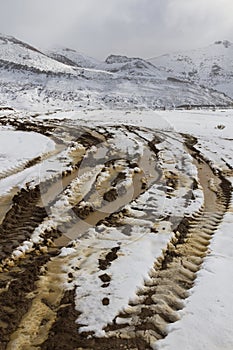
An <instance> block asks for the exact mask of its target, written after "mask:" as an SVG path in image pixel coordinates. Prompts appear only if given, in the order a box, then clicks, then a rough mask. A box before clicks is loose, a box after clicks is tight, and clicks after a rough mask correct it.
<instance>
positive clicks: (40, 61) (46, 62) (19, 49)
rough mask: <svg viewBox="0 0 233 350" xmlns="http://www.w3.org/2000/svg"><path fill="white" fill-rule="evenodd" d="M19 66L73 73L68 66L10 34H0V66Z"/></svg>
mask: <svg viewBox="0 0 233 350" xmlns="http://www.w3.org/2000/svg"><path fill="white" fill-rule="evenodd" d="M17 65H18V67H20V66H22V67H21V69H29V70H30V68H31V69H38V70H39V71H41V72H42V71H46V72H53V73H73V69H72V68H71V67H70V66H67V65H64V64H62V63H59V62H57V61H55V60H53V59H51V58H50V57H47V56H45V55H44V54H43V53H42V52H40V51H39V50H37V49H36V48H34V47H32V46H30V45H28V44H26V43H24V42H22V41H20V40H18V39H15V38H14V37H11V36H5V35H1V34H0V67H1V69H2V68H3V67H10V68H11V67H12V68H13V67H17Z"/></svg>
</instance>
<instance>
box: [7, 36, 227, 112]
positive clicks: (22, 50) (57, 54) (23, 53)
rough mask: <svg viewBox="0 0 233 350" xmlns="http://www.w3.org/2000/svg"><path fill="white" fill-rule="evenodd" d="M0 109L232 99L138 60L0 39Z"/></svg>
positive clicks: (117, 106)
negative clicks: (46, 48) (99, 57)
mask: <svg viewBox="0 0 233 350" xmlns="http://www.w3.org/2000/svg"><path fill="white" fill-rule="evenodd" d="M0 72H1V74H0V105H2V106H11V107H15V108H19V109H29V110H51V109H60V108H62V109H78V108H115V109H126V108H130V109H142V108H143V109H144V108H146V109H148V108H149V109H156V108H158V107H162V108H163V107H166V108H170V107H177V106H180V105H230V104H232V99H230V98H229V97H227V96H226V95H224V94H222V93H219V92H217V91H214V90H212V89H208V88H204V87H201V86H199V85H198V84H197V83H194V84H193V83H191V82H187V81H186V82H185V81H182V80H180V79H177V78H174V77H173V78H172V77H170V76H169V74H168V73H167V72H166V71H165V70H161V69H160V68H158V67H156V66H155V65H154V64H153V63H151V62H147V61H145V60H143V59H141V58H129V57H126V56H119V55H110V56H109V57H108V58H107V59H106V60H105V62H99V61H98V60H95V59H94V58H90V57H88V56H85V55H82V54H80V53H78V52H76V51H75V50H72V49H57V50H53V51H50V52H47V51H44V50H43V52H42V50H37V49H36V48H34V47H32V46H30V45H28V44H26V43H24V42H22V41H20V40H18V39H15V38H13V37H9V36H3V35H2V36H0Z"/></svg>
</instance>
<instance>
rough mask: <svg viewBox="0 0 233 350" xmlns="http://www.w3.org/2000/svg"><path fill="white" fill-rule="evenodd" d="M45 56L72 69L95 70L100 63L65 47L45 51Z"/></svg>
mask: <svg viewBox="0 0 233 350" xmlns="http://www.w3.org/2000/svg"><path fill="white" fill-rule="evenodd" d="M46 54H47V55H48V56H49V57H51V58H53V59H55V60H57V61H59V62H61V63H65V64H68V65H70V66H73V67H82V68H96V67H98V65H100V61H98V60H97V59H95V58H92V57H89V56H87V55H85V54H83V53H79V52H77V51H76V50H73V49H70V48H66V47H58V48H53V49H51V50H48V51H46Z"/></svg>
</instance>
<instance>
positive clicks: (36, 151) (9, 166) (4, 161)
mask: <svg viewBox="0 0 233 350" xmlns="http://www.w3.org/2000/svg"><path fill="white" fill-rule="evenodd" d="M54 149H55V143H54V142H53V141H51V140H50V139H49V138H47V137H46V136H43V135H41V134H37V133H34V132H31V133H28V132H23V131H13V130H7V129H6V128H0V178H2V177H5V176H6V175H7V174H9V173H10V172H13V171H16V170H17V169H19V168H20V167H23V166H24V165H25V164H26V163H27V162H28V161H30V160H32V159H33V158H36V157H39V156H43V155H44V154H46V153H48V152H51V151H53V150H54Z"/></svg>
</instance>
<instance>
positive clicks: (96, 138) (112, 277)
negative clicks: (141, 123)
mask: <svg viewBox="0 0 233 350" xmlns="http://www.w3.org/2000/svg"><path fill="white" fill-rule="evenodd" d="M1 123H2V125H9V124H10V126H11V127H13V128H15V130H24V131H26V132H31V131H34V132H38V133H41V134H43V135H46V136H47V137H48V138H50V139H51V140H53V141H55V143H56V146H57V148H56V152H54V153H53V154H48V155H47V156H46V157H45V158H44V159H42V158H37V159H34V160H33V159H32V160H30V162H29V163H27V166H26V167H25V168H20V169H18V170H17V171H16V175H17V173H20V174H23V172H25V171H26V170H27V169H30V171H31V173H32V174H33V172H35V174H36V173H38V169H39V173H40V176H39V177H38V175H35V180H34V181H31V182H29V183H28V182H27V181H26V180H25V183H22V181H21V183H20V185H19V184H17V183H15V182H14V186H12V188H10V190H9V191H8V193H7V194H6V193H2V194H1V193H0V350H5V349H8V350H26V349H28V350H32V349H44V350H45V349H47V350H52V349H56V350H59V349H62V350H65V349H67V350H68V349H70V350H71V349H72V350H74V349H95V350H96V349H101V350H102V349H151V348H152V346H153V345H154V344H155V343H156V341H157V340H158V339H161V338H164V337H165V336H166V335H167V325H168V324H169V323H173V322H175V321H177V320H178V319H179V315H178V312H177V311H178V310H180V309H182V308H183V300H184V299H185V298H187V297H188V295H189V290H190V288H192V286H193V284H194V281H195V278H196V273H197V272H198V271H199V269H200V268H201V265H202V262H203V259H204V257H205V256H206V254H207V252H208V246H209V243H210V240H211V238H212V236H213V235H214V233H215V231H216V229H217V228H218V226H219V224H220V223H221V221H222V219H223V216H224V214H225V212H226V211H227V209H228V205H229V200H230V194H231V186H230V184H229V183H228V181H227V180H226V179H224V177H223V176H222V175H221V173H218V174H216V172H214V171H213V170H212V169H211V167H210V166H209V164H208V162H207V161H206V160H204V158H203V157H202V155H201V154H199V153H198V152H197V150H196V149H195V142H196V140H195V139H194V138H192V137H190V136H189V135H179V134H176V133H171V132H168V131H163V132H162V131H155V130H150V129H147V128H137V127H135V126H134V127H133V126H132V127H131V126H124V125H121V126H109V127H103V126H99V127H95V128H87V127H84V126H83V127H82V126H79V127H77V125H75V126H73V127H72V126H71V125H70V124H69V125H68V124H67V125H66V123H65V122H64V125H63V126H61V125H60V123H58V122H57V121H51V120H50V121H49V120H47V121H44V122H43V123H41V122H39V121H37V120H35V121H30V123H28V124H25V123H24V124H22V123H20V122H19V121H18V120H17V119H14V118H11V119H10V120H7V118H5V119H4V118H2V119H1ZM46 162H50V168H48V167H47V163H46ZM58 163H61V164H62V166H61V167H57V164H58ZM55 165H56V166H55ZM190 169H191V170H192V171H190ZM12 175H13V174H10V173H6V174H5V178H8V179H10V177H11V176H12ZM14 175H15V174H14ZM3 180H4V179H3ZM14 181H15V180H14ZM161 237H162V238H161ZM156 240H158V242H157V241H156ZM150 241H151V242H153V246H155V248H153V249H154V250H152V257H150V259H149V258H146V256H147V251H146V250H143V251H141V252H140V254H139V260H140V255H141V257H142V262H141V264H142V265H143V264H144V265H145V261H146V263H147V265H145V268H144V270H143V271H144V272H146V275H147V278H146V276H145V278H144V282H143V280H140V279H138V280H137V281H136V282H135V287H133V288H134V295H135V297H134V298H133V299H132V298H131V295H127V290H124V293H123V294H124V295H123V294H122V295H121V294H120V293H121V292H120V291H118V290H116V288H115V287H114V286H116V285H117V279H118V278H119V277H117V276H121V275H122V276H123V275H124V273H125V272H124V268H123V267H122V266H125V269H126V270H127V266H128V265H129V263H128V262H129V261H134V260H133V259H134V256H135V255H134V254H135V251H136V249H140V244H141V247H142V249H143V247H144V246H143V244H147V243H148V242H150ZM145 242H146V243H145ZM161 242H162V243H161ZM138 247H139V248H138ZM137 252H138V251H137ZM153 252H154V253H153ZM158 252H159V253H158ZM153 254H154V255H153ZM143 256H145V259H147V260H145V261H144V260H143ZM148 256H149V253H148ZM124 259H125V260H124ZM127 259H132V260H127ZM132 274H133V273H132ZM127 276H129V275H127ZM135 276H136V277H135V278H139V277H137V269H136V270H135ZM140 278H141V277H140ZM125 280H126V282H125ZM118 281H119V280H118ZM138 281H142V283H141V284H139V282H138ZM88 283H89V284H88ZM119 283H121V282H119ZM122 283H123V282H122ZM124 283H126V284H125V285H127V279H126V278H125V279H124ZM133 283H134V281H133V279H132V280H131V279H130V278H129V282H128V285H129V286H131V287H132V286H134V284H133ZM122 285H123V284H122ZM124 288H125V287H124ZM125 289H126V288H125ZM129 289H130V288H129ZM116 300H119V302H118V304H116V302H115V301H116ZM119 303H122V304H121V307H119V305H120V304H119ZM115 304H116V305H115ZM101 314H102V316H101ZM106 315H107V316H106Z"/></svg>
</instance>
